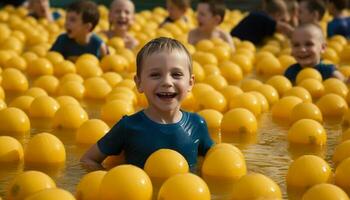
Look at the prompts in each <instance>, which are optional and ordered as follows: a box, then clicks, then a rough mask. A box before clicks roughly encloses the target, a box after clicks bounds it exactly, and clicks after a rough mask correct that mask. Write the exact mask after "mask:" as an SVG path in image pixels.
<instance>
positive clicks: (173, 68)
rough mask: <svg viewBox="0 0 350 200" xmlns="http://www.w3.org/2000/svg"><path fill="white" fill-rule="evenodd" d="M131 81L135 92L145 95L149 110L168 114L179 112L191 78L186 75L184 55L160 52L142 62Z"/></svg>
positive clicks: (186, 68) (191, 80) (177, 52)
mask: <svg viewBox="0 0 350 200" xmlns="http://www.w3.org/2000/svg"><path fill="white" fill-rule="evenodd" d="M135 82H136V85H137V87H138V90H139V92H141V93H142V92H144V93H145V95H146V97H147V100H148V104H149V109H150V110H153V111H156V112H158V113H169V112H177V111H178V110H179V109H180V106H181V101H182V100H183V99H184V98H185V97H186V95H187V93H188V92H189V91H191V89H192V86H193V83H194V77H193V75H191V74H190V72H189V63H188V59H187V57H186V54H185V53H183V52H180V51H176V50H175V51H172V52H171V53H169V52H165V51H163V52H157V53H153V54H151V55H149V56H148V57H147V58H145V59H144V61H143V63H142V70H141V73H140V76H139V77H135Z"/></svg>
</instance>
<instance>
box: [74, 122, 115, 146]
mask: <svg viewBox="0 0 350 200" xmlns="http://www.w3.org/2000/svg"><path fill="white" fill-rule="evenodd" d="M108 131H109V126H108V125H107V124H106V123H105V122H104V121H102V120H100V119H90V120H87V121H85V122H84V123H83V124H82V125H81V126H80V127H79V129H78V130H77V134H76V136H75V140H76V141H77V142H78V143H80V144H94V143H96V142H97V141H98V140H99V139H100V138H101V137H103V136H104V135H105V134H106V133H107V132H108Z"/></svg>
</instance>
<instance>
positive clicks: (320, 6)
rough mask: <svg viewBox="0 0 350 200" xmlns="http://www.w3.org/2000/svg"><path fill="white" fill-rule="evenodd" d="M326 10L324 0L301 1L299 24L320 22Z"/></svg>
mask: <svg viewBox="0 0 350 200" xmlns="http://www.w3.org/2000/svg"><path fill="white" fill-rule="evenodd" d="M325 12H326V6H325V4H324V2H323V1H322V0H302V1H301V2H300V3H299V24H306V23H314V24H317V23H319V22H320V21H321V20H322V18H323V15H324V14H325Z"/></svg>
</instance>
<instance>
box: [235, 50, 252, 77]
mask: <svg viewBox="0 0 350 200" xmlns="http://www.w3.org/2000/svg"><path fill="white" fill-rule="evenodd" d="M231 61H232V62H233V63H235V64H237V65H238V66H239V67H240V68H241V69H242V72H243V74H248V73H250V72H251V71H252V70H253V63H252V61H251V60H250V59H249V56H248V55H243V54H235V55H233V56H232V57H231Z"/></svg>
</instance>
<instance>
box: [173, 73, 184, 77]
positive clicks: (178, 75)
mask: <svg viewBox="0 0 350 200" xmlns="http://www.w3.org/2000/svg"><path fill="white" fill-rule="evenodd" d="M182 76H183V73H181V72H175V73H173V77H174V78H181V77H182Z"/></svg>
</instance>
